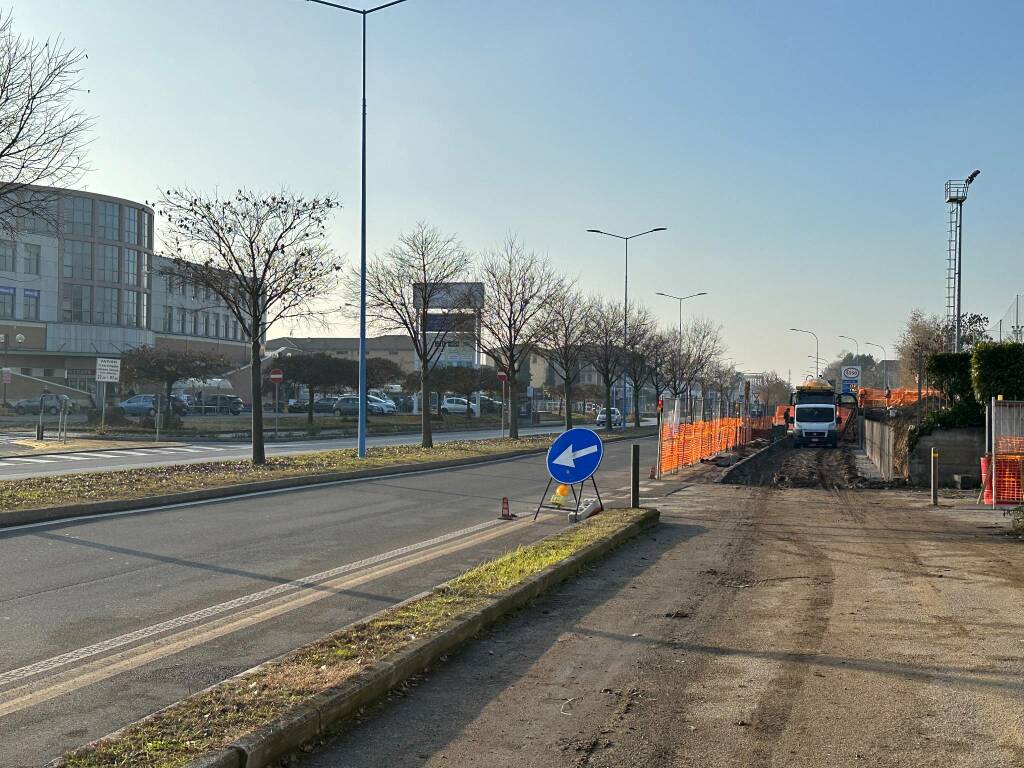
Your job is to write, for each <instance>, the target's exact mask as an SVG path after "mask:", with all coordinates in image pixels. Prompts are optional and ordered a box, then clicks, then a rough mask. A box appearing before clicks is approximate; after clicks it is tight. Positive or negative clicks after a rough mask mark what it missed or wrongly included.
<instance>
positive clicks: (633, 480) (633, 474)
mask: <svg viewBox="0 0 1024 768" xmlns="http://www.w3.org/2000/svg"><path fill="white" fill-rule="evenodd" d="M630 449H631V454H632V456H631V458H632V461H631V462H630V469H629V506H630V507H632V508H633V509H636V508H637V507H639V506H640V446H639V445H637V444H636V443H633V445H631V446H630Z"/></svg>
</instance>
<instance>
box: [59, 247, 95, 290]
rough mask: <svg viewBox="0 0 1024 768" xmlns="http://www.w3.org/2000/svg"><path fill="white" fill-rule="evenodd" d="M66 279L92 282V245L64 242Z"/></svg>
mask: <svg viewBox="0 0 1024 768" xmlns="http://www.w3.org/2000/svg"><path fill="white" fill-rule="evenodd" d="M64 277H72V278H76V279H78V280H92V243H85V242H82V241H81V240H65V241H64Z"/></svg>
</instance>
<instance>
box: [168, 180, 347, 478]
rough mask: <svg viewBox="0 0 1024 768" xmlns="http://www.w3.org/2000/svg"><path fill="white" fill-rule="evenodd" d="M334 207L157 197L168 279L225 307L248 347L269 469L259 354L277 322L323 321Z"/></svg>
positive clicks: (249, 195)
mask: <svg viewBox="0 0 1024 768" xmlns="http://www.w3.org/2000/svg"><path fill="white" fill-rule="evenodd" d="M338 205H339V203H338V202H337V201H336V200H335V199H334V198H330V197H323V198H309V199H307V198H304V197H299V196H297V195H294V194H291V193H290V192H284V191H282V192H279V193H277V194H273V195H263V194H259V193H256V192H251V191H246V190H238V192H237V193H235V195H233V196H232V197H229V198H220V197H218V196H217V195H216V194H213V195H206V194H202V193H199V192H196V191H194V190H191V189H188V188H181V189H169V190H167V191H165V192H163V193H162V194H161V199H160V202H159V204H158V211H159V214H160V215H161V217H163V218H164V219H165V220H166V224H165V228H164V232H163V239H164V244H165V246H166V248H167V250H168V256H170V258H171V260H172V263H171V266H169V267H168V268H167V269H165V270H163V274H164V277H165V279H174V280H182V279H184V280H188V281H190V282H193V283H195V284H196V285H200V286H203V287H205V288H209V289H210V290H211V291H213V292H214V293H215V294H217V296H219V297H220V299H221V300H222V301H223V302H224V304H225V305H226V306H227V308H228V311H229V312H230V313H231V314H232V316H233V317H234V318H235V320H236V321H238V323H239V325H240V326H241V327H242V333H243V337H244V338H245V339H246V340H247V341H248V342H249V346H250V350H251V352H250V365H251V381H252V460H253V463H254V464H264V463H266V451H265V450H264V444H263V375H262V370H261V363H262V346H263V342H264V340H265V339H266V334H267V331H268V330H269V329H270V328H272V327H273V326H274V325H275V324H276V323H278V322H280V321H289V320H305V321H309V320H317V319H320V320H322V319H323V317H324V316H325V315H326V313H327V312H328V311H329V310H328V309H327V308H326V306H325V305H324V303H323V302H324V298H325V297H326V296H328V295H329V294H331V293H332V292H334V291H335V290H336V288H337V286H338V278H339V276H340V272H341V260H340V259H339V258H338V257H337V256H336V255H335V254H334V252H333V251H332V250H331V249H330V247H329V246H328V245H327V241H326V231H325V225H326V222H327V219H328V217H329V216H330V213H331V211H332V210H334V209H335V208H337V207H338Z"/></svg>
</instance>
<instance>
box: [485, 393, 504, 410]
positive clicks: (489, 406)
mask: <svg viewBox="0 0 1024 768" xmlns="http://www.w3.org/2000/svg"><path fill="white" fill-rule="evenodd" d="M480 408H481V410H482V411H483V412H484V413H501V409H502V405H501V400H495V399H494V398H493V397H488V396H487V395H480Z"/></svg>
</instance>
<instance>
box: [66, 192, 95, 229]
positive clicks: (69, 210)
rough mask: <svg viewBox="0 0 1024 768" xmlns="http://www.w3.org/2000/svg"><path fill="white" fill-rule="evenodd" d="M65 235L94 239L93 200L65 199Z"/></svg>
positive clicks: (84, 198)
mask: <svg viewBox="0 0 1024 768" xmlns="http://www.w3.org/2000/svg"><path fill="white" fill-rule="evenodd" d="M64 234H65V235H87V236H89V237H92V200H90V199H89V198H87V197H65V198H64Z"/></svg>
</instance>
